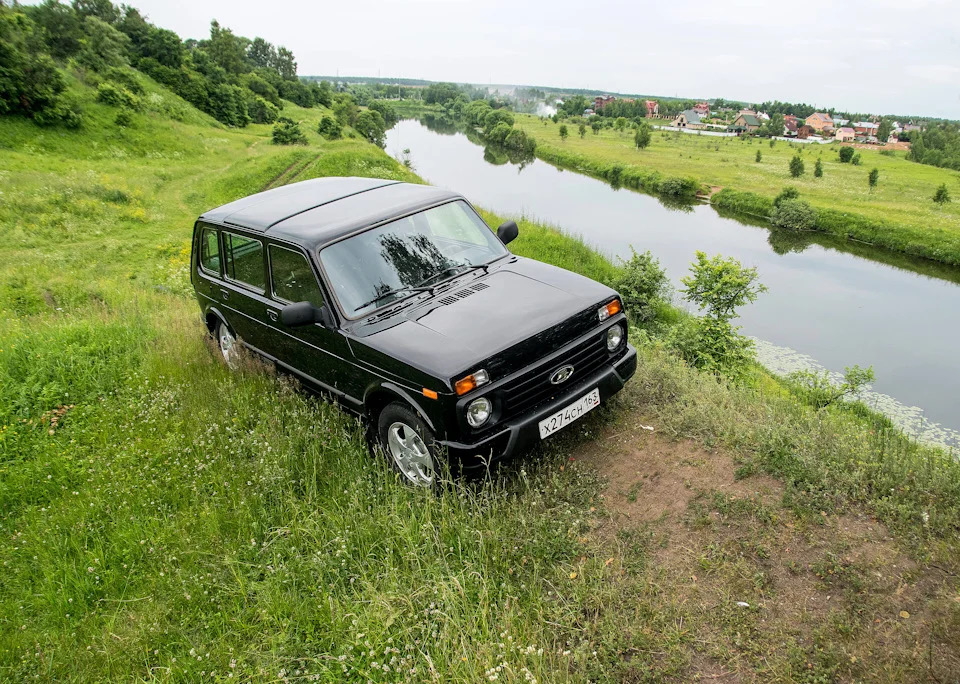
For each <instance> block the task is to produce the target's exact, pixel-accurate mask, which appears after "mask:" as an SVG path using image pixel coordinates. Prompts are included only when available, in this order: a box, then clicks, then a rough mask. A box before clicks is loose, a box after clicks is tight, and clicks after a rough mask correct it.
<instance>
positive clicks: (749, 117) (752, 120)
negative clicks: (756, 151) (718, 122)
mask: <svg viewBox="0 0 960 684" xmlns="http://www.w3.org/2000/svg"><path fill="white" fill-rule="evenodd" d="M758 128H760V120H759V119H758V118H757V116H756V115H755V114H740V115H739V116H738V117H737V118H736V119H734V120H733V130H734V132H736V133H743V132H744V131H746V132H747V133H753V132H754V131H755V130H757V129H758Z"/></svg>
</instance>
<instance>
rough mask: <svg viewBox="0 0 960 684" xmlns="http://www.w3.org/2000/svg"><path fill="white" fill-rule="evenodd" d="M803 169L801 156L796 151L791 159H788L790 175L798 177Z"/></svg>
mask: <svg viewBox="0 0 960 684" xmlns="http://www.w3.org/2000/svg"><path fill="white" fill-rule="evenodd" d="M803 171H804V166H803V158H802V157H801V156H800V153H799V152H798V153H797V154H795V155H794V156H793V159H791V160H790V175H791V176H793V177H794V178H799V177H800V176H802V175H803Z"/></svg>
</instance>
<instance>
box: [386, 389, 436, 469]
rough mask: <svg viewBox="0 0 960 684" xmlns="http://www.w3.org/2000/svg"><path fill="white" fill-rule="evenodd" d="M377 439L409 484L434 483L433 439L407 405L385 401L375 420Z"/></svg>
mask: <svg viewBox="0 0 960 684" xmlns="http://www.w3.org/2000/svg"><path fill="white" fill-rule="evenodd" d="M377 438H378V441H379V444H380V447H381V448H382V449H383V452H384V454H385V455H386V457H387V459H388V460H389V461H390V464H391V465H392V466H393V468H394V469H395V470H396V471H397V472H398V473H400V474H401V475H403V477H404V479H405V480H406V481H407V482H408V483H409V484H411V485H413V486H416V487H433V486H434V485H435V484H436V480H437V477H436V476H437V463H438V459H437V444H436V438H435V436H434V434H433V431H432V430H431V429H430V428H429V427H428V426H427V424H426V423H424V422H423V420H422V419H421V418H420V416H418V415H417V413H416V411H414V410H413V409H412V408H410V406H408V405H407V404H403V403H401V402H398V401H395V402H393V403H391V404H387V406H385V407H384V409H383V410H382V411H381V412H380V416H379V417H378V419H377Z"/></svg>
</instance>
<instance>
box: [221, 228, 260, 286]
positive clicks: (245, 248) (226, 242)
mask: <svg viewBox="0 0 960 684" xmlns="http://www.w3.org/2000/svg"><path fill="white" fill-rule="evenodd" d="M223 252H224V257H225V259H226V266H227V277H228V278H229V279H230V280H235V281H237V282H238V283H243V284H244V285H249V286H250V287H255V288H256V289H258V290H265V289H266V282H265V278H264V270H263V243H262V242H260V241H259V240H254V239H253V238H248V237H244V236H243V235H234V234H233V233H224V234H223Z"/></svg>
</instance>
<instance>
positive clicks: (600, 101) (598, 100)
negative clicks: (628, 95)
mask: <svg viewBox="0 0 960 684" xmlns="http://www.w3.org/2000/svg"><path fill="white" fill-rule="evenodd" d="M616 99H617V98H615V97H614V96H613V95H599V96H597V97H595V98H594V99H593V111H595V112H599V111H600V110H601V109H603V108H604V107H606V106H607V105H608V104H610V103H611V102H613V101H614V100H616Z"/></svg>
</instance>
